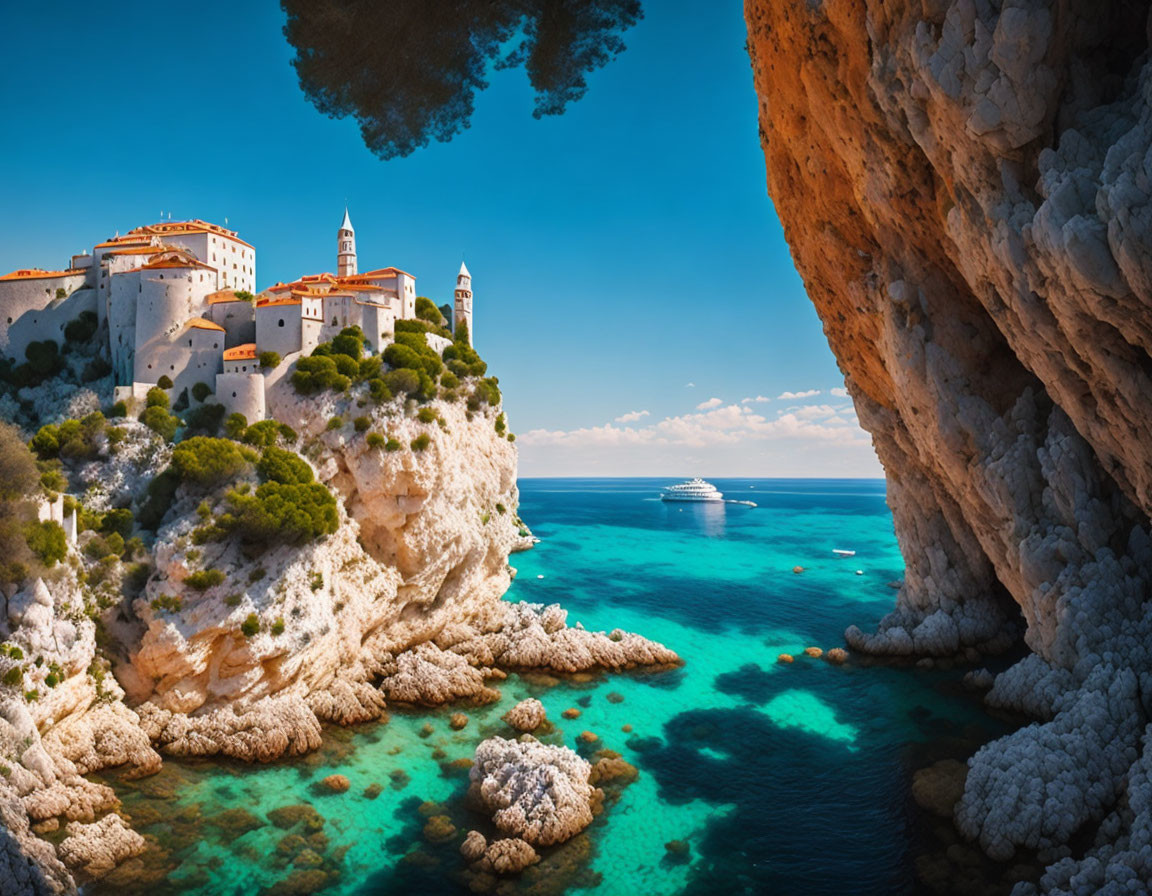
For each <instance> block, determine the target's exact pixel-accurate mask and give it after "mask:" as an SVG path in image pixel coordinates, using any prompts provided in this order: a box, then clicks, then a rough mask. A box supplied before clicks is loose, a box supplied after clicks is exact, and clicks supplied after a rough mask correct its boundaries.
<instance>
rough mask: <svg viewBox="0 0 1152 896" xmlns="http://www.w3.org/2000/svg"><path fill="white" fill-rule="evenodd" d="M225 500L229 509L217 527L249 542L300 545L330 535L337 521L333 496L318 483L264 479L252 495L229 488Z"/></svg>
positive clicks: (265, 544)
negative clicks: (229, 490) (265, 480)
mask: <svg viewBox="0 0 1152 896" xmlns="http://www.w3.org/2000/svg"><path fill="white" fill-rule="evenodd" d="M228 500H229V504H230V507H231V510H230V512H229V513H226V514H224V515H223V516H222V517H220V519H219V520H218V522H217V525H218V527H219V528H220V529H221V532H222V533H224V534H233V533H234V534H236V535H238V536H239V537H240V538H241V539H243V540H244V541H245V542H247V543H249V544H252V545H257V546H267V545H270V544H303V543H305V542H308V541H312V540H314V539H316V538H319V537H321V536H324V535H331V534H332V533H333V532H335V531H336V528H337V526H338V524H339V515H338V514H337V510H336V498H335V497H334V496H333V495H332V493H331V492H329V491H328V489H326V488H325V487H324V486H323V485H321V484H320V483H318V482H310V483H306V484H304V483H281V482H265V483H264V484H263V485H261V486H260V487H259V488H257V489H256V492H255V494H241V493H240V492H239V491H236V490H233V491H232V492H230V493H229V495H228Z"/></svg>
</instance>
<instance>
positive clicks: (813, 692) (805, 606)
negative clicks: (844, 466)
mask: <svg viewBox="0 0 1152 896" xmlns="http://www.w3.org/2000/svg"><path fill="white" fill-rule="evenodd" d="M713 481H714V482H715V484H716V485H717V486H718V487H719V488H720V489H721V490H722V491H723V492H724V493H725V495H726V496H727V497H729V498H736V499H742V500H752V501H755V502H757V504H758V505H759V506H758V507H756V508H750V507H744V506H739V505H721V506H708V505H676V504H664V503H662V502H660V501H659V500H656V497H657V495H658V494H659V489H660V487H661V486H662V485H665V484H668V483H667V482H665V481H664V480H643V479H626V480H620V479H613V480H603V479H579V480H577V479H565V480H556V479H551V480H522V481H521V482H520V488H521V508H520V513H521V516H522V518H523V519H524V520H525V522H527V523H528V525H529V526H531V527H532V529H533V531H534V532H535V533H536V534H537V535H538V536H539V537H540V538H541V539H542V541H541V543H540V544H539V545H538V546H537V547H536V548H535V549H534V550H532V551H530V552H527V553H523V554H518V555H515V556H514V557H513V558H512V563H513V565H514V566H515V567H516V568H517V569H518V571H519V574H518V576H517V578H516V581H515V582H514V584H513V587H512V589H511V591H510V592H509V594H508V595H507V599H509V600H525V601H534V602H559V603H561V604H563V605H564V606H565V607H566V608H567V609H568V610H569V623H570V624H574V623H575V622H576V621H579V622H582V623H583V624H584V625H585V627H587V628H595V629H611V628H614V627H621V628H625V629H631V630H635V631H638V632H640V633H642V634H644V635H647V636H648V637H651V638H655V639H657V640H659V641H663V642H664V643H665V644H667V645H668V646H670V647H672V648H673V649H675V650H676V651H677V652H679V653H680V655H681V656H682V657H683V658H684V660H685V665H684V667H683V668H682V669H678V670H674V671H671V672H661V673H656V674H652V673H645V674H627V675H615V676H583V677H581V678H580V680H561V681H557V680H555V679H548V678H546V677H537V676H529V677H527V678H525V677H521V676H516V675H513V676H510V677H509V679H508V680H507V681H506V682H504V683H503V684H502V685H501V690H502V692H503V695H504V697H503V700H502V701H501V702H500V703H498V704H494V705H492V706H488V707H483V708H474V707H451V708H444V709H442V710H436V711H423V712H413V713H404V712H394V713H393V716H392V718H391V720H390V721H388V722H387V723H385V724H373V725H365V726H361V727H360V728H357V729H352V730H341V729H334V730H332V731H330V732H329V735H328V737H327V741H326V745H325V747H324V749H323V750H321V751H320V752H319V753H317V754H314V755H313V756H310V757H307V758H305V759H303V760H298V761H293V762H285V763H279V764H275V765H271V766H243V765H239V764H232V763H215V762H198V763H176V762H167V763H166V764H165V770H164V771H163V772H162V773H161V774H160V775H158V776H155V777H153V778H147V779H144V780H141V781H127V780H122V779H121V777H119V776H116V775H110V776H108V777H107V778H106V780H108V781H110V783H112V784H113V785H114V786H115V787H116V789H117V791H118V793H119V794H120V795H121V798H122V799H123V801H124V811H125V812H126V813H127V814H128V815H130V816H132V818H133V822H134V824H135V826H136V827H137V828H138V829H139V830H141V832H142V833H144V834H145V835H146V836H147V837H148V838H149V841H150V843H151V844H152V847H151V849H150V851H149V853H148V854H147V855H146V856H145V857H144V859H143V860H141V861H138V862H136V863H135V864H134V866H132V867H130V868H126V869H124V871H123V873H121V874H120V875H118V877H116V878H114V879H113V880H111V881H109V882H105V883H103V884H100V885H98V886H96V887H94V888H92V891H91V892H93V893H96V894H104V893H118V894H119V893H127V892H147V893H150V894H153V893H157V894H160V893H180V894H196V896H208V894H211V896H217V894H222V896H232V894H236V896H240V894H255V893H262V892H268V893H305V892H316V891H322V892H325V893H332V894H340V896H370V894H409V893H411V894H463V893H467V892H469V889H468V886H467V882H466V881H463V880H461V879H460V878H459V876H458V872H459V871H460V869H461V866H462V863H461V860H460V858H459V855H458V852H457V849H458V844H459V840H460V838H461V837H462V836H463V833H464V832H465V831H466V830H467V829H468V828H469V827H476V826H482V819H480V818H479V817H478V816H475V815H473V814H472V813H471V811H470V809H469V808H468V806H467V805H466V803H465V800H464V798H463V797H464V793H465V791H466V789H467V776H466V771H462V770H461V769H460V768H459V764H457V765H456V766H453V765H452V761H453V760H459V759H462V758H467V757H470V756H471V755H472V751H473V749H474V747H475V744H476V743H477V741H478V740H479V739H481V738H482V737H484V736H487V735H489V734H493V733H502V734H507V733H508V730H507V729H506V728H505V726H504V725H503V724H502V723H501V722H500V716H501V715H502V714H503V713H504V712H506V711H507V709H508V708H509V707H511V706H512V705H513V704H514V703H515V702H516V701H518V700H520V699H522V698H523V697H525V696H529V695H532V696H536V697H539V698H540V699H541V700H542V701H543V702H544V705H545V706H546V708H547V710H548V715H549V718H550V719H552V720H553V721H554V722H555V723H556V725H557V731H556V732H555V734H554V735H552V737H551V739H552V740H554V741H555V742H562V743H565V744H567V745H569V746H572V747H573V748H579V749H580V750H581V752H583V753H585V754H586V755H590V754H591V752H593V751H595V750H596V749H600V748H602V747H606V748H610V749H613V750H616V751H619V752H620V753H621V754H622V755H623V756H624V758H626V759H627V760H628V761H629V762H630V763H632V764H633V765H635V766H636V768H637V769H638V770H639V776H638V778H637V779H636V781H635V782H634V783H632V784H631V785H630V786H628V787H627V788H626V789H624V790H623V792H622V795H621V796H620V797H619V799H618V801H616V802H615V803H612V804H610V805H608V807H607V809H606V811H605V812H604V813H603V814H602V815H601V816H600V817H599V818H598V819H597V821H596V822H595V823H594V824H593V826H592V828H590V829H589V831H588V833H587V835H586V836H582V837H580V838H577V840H575V841H572V842H571V843H569V844H567V845H565V846H562V847H559V848H557V849H554V850H553V851H552V852H551V853H548V854H546V855H545V860H544V862H543V863H542V864H541V865H540V866H537V867H536V868H535V869H532V870H531V871H530V872H528V873H526V874H525V875H524V877H523V878H522V879H521V880H519V881H513V882H505V883H503V884H501V888H500V889H498V890H495V891H493V892H499V893H502V894H513V893H533V894H549V893H555V894H560V893H566V894H572V896H578V894H579V896H583V894H589V896H591V894H597V896H625V894H628V896H631V894H637V896H663V894H668V896H672V894H682V893H684V894H724V896H732V894H738V893H749V894H752V893H756V894H760V893H785V892H788V891H790V890H796V891H798V892H803V893H805V894H823V893H828V894H831V893H836V894H842V893H845V892H851V893H875V894H899V893H914V892H917V891H918V886H917V884H916V882H915V876H914V873H913V868H914V863H915V857H916V855H917V853H918V852H920V851H922V850H924V849H927V848H929V846H930V844H928V843H926V834H925V833H924V831H925V830H926V828H927V825H926V823H925V819H924V818H923V816H922V815H921V814H920V813H919V811H918V810H917V809H916V808H915V806H914V804H913V802H912V800H911V798H910V795H909V788H910V778H911V773H912V771H913V770H914V769H916V768H919V767H921V766H923V765H926V764H928V763H930V762H931V761H933V760H934V759H936V758H940V757H942V756H958V757H963V756H966V755H967V754H968V753H970V752H971V751H972V750H973V749H974V746H975V745H977V744H979V743H981V742H983V741H985V740H987V739H989V738H990V737H992V736H995V735H997V734H999V733H1001V732H1002V731H1003V730H1004V727H1003V723H1001V722H998V721H995V720H993V719H991V718H990V717H988V716H987V715H986V714H984V713H983V712H982V711H981V709H980V706H979V703H978V701H977V700H976V699H975V698H973V697H972V696H970V695H969V694H967V693H966V692H965V691H964V690H963V689H962V688H961V687H960V686H959V678H960V676H961V674H962V670H960V669H955V670H941V669H920V668H915V667H912V668H909V667H896V666H888V665H869V664H862V663H858V662H851V663H849V664H848V665H846V666H843V667H837V666H834V665H831V664H829V663H827V662H825V661H823V660H819V659H812V658H810V657H806V656H804V655H803V653H802V651H803V649H804V648H805V647H807V646H818V647H821V648H824V649H827V648H830V647H834V646H838V645H842V643H843V641H842V632H843V630H844V628H845V627H847V626H848V625H849V624H851V623H857V624H859V625H861V626H862V627H868V626H870V625H874V624H875V623H876V621H877V620H879V619H880V617H881V616H883V615H884V614H885V613H886V612H887V611H888V610H889V609H891V606H892V604H893V601H894V599H895V595H896V592H895V591H894V590H893V588H892V587H891V585H892V583H896V582H898V581H899V580H900V578H901V576H902V560H901V557H900V554H899V551H898V550H897V546H896V541H895V538H894V535H893V532H892V521H891V516H890V514H889V511H888V509H887V507H886V505H885V501H884V483H883V482H882V481H877V480H713ZM834 548H844V549H850V550H855V551H856V556H855V557H852V558H849V559H843V560H841V559H837V558H836V557H835V556H834V555H833V554H832V550H833V549H834ZM796 566H802V567H804V571H803V572H802V573H799V574H797V573H794V572H793V567H796ZM857 571H859V574H858V572H857ZM784 652H786V653H790V654H793V655H795V657H796V659H795V662H793V663H792V664H791V665H785V664H781V663H778V662H777V656H778V655H779V654H780V653H784ZM569 708H574V709H578V710H579V711H580V716H579V717H578V718H575V719H571V720H569V719H564V718H563V717H562V715H561V713H562V712H563V711H564V710H566V709H569ZM457 709H463V711H464V712H466V713H467V714H468V716H469V717H470V721H469V724H468V726H467V727H466V728H465V729H464V730H462V731H454V730H452V729H451V728H450V727H449V725H448V719H449V716H450V715H451V713H452V712H453V711H455V710H457ZM429 723H430V724H429ZM624 726H631V730H630V731H624V730H622V729H623V728H624ZM429 729H430V730H429ZM585 731H589V732H593V733H594V734H595V735H597V736H598V737H599V741H598V742H596V743H594V744H592V745H591V746H589V745H587V744H585V743H583V742H582V741H581V740H580V739H579V736H580V735H581V733H582V732H585ZM334 773H341V774H344V775H346V776H347V777H348V778H349V779H350V780H351V782H352V787H351V789H350V790H349V791H348V792H347V793H345V794H340V795H328V794H325V795H320V793H319V791H318V788H317V786H316V782H318V781H319V780H320V779H322V778H323V777H325V776H326V775H330V774H334ZM372 785H377V786H378V789H379V790H380V792H379V794H378V795H377V796H375V797H374V798H372V797H371V796H370V795H366V794H365V790H366V789H368V788H370V787H372ZM375 789H377V788H373V790H375ZM298 804H308V805H310V806H311V807H313V808H314V809H315V811H316V813H318V815H312V814H311V812H310V810H307V809H304V810H301V809H297V810H296V812H297V814H305V815H308V816H309V817H307V818H303V820H300V821H298V822H295V823H293V824H292V825H291V826H285V827H281V826H277V825H276V824H274V823H272V822H270V821H269V820H268V818H267V813H268V811H269V810H272V809H275V808H278V807H283V806H290V805H298ZM430 804H436V805H430ZM432 815H447V816H448V817H449V818H450V819H451V821H452V824H453V826H454V827H455V828H456V830H457V833H456V835H455V836H454V837H450V838H448V839H447V840H446V841H445V842H442V843H432V842H429V840H428V838H427V837H426V836H425V830H424V825H425V820H426V818H427V817H429V816H432ZM281 823H282V824H285V822H284V821H283V819H281ZM432 833H435V832H432ZM672 841H681V843H680V844H678V845H676V846H674V847H673V848H672V849H671V850H670V849H669V848H667V844H670V843H672ZM473 883H475V881H474V882H473Z"/></svg>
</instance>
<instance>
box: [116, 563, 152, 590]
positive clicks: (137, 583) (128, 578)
mask: <svg viewBox="0 0 1152 896" xmlns="http://www.w3.org/2000/svg"><path fill="white" fill-rule="evenodd" d="M151 576H152V567H151V566H149V565H148V564H147V563H133V564H132V565H131V566H130V567H128V571H127V572H126V573H125V574H124V579H123V582H122V584H123V587H124V589H125V591H126V592H127V593H128V596H129V597H135V596H136V595H138V594H139V593H140V592H141V591H143V590H144V586H145V585H147V584H148V579H149V578H151Z"/></svg>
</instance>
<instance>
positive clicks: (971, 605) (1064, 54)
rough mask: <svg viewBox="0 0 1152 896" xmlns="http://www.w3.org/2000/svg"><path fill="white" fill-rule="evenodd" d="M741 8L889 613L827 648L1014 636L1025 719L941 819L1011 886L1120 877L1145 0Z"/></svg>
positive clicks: (1134, 860)
mask: <svg viewBox="0 0 1152 896" xmlns="http://www.w3.org/2000/svg"><path fill="white" fill-rule="evenodd" d="M745 14H746V19H747V24H748V31H749V51H750V55H751V59H752V66H753V75H754V80H755V87H756V91H757V95H758V97H759V100H760V115H759V118H760V127H761V138H762V144H763V148H764V154H765V159H766V163H767V174H768V190H769V193H770V195H771V197H772V200H773V203H774V205H775V208H776V210H777V212H778V213H779V215H780V218H781V221H782V223H783V225H784V230H785V236H786V238H787V240H788V242H789V244H790V246H791V249H792V252H793V257H794V259H795V261H796V266H797V269H798V270H799V272H800V274H801V276H802V277H803V279H804V282H805V286H806V289H807V292H808V294H809V296H810V298H811V299H812V301H813V303H814V304H815V306H816V309H817V311H818V313H819V314H820V316H821V318H822V319H823V321H824V325H825V332H826V334H827V336H828V339H829V343H830V345H831V347H832V349H833V351H834V352H835V354H836V357H837V359H838V361H839V364H840V366H841V369H842V370H843V371H844V373H845V382H846V385H847V387H848V390H849V392H850V393H851V395H852V397H853V400H854V402H855V406H856V410H857V413H858V415H859V418H860V421H861V423H862V424H863V426H864V427H865V428H866V429H867V430H868V431H869V432H871V434H872V436H873V442H874V445H875V447H876V451H877V453H878V455H879V457H880V460H881V462H882V463H883V465H884V468H885V471H886V474H887V481H888V499H889V504H890V506H891V509H892V512H893V516H894V521H895V526H896V532H897V535H898V537H899V540H900V544H901V549H902V552H903V555H904V559H905V565H906V577H905V581H904V584H903V586H902V587H901V589H900V592H899V596H898V601H897V605H896V608H895V610H894V611H893V612H892V614H891V615H890V616H889V617H888V618H886V619H885V620H883V621H882V622H881V623H880V625H879V627H878V629H877V631H875V632H871V633H864V632H862V631H860V630H859V629H856V628H852V629H849V630H848V632H847V639H848V641H849V643H850V644H851V646H853V647H855V648H856V649H857V650H860V651H865V652H869V653H876V654H884V655H898V656H905V657H910V658H915V657H918V656H951V655H955V654H958V653H964V652H965V651H966V650H967V649H969V648H971V649H975V650H977V651H980V652H994V651H997V650H1002V649H1004V648H1005V647H1008V646H1010V645H1013V644H1015V643H1018V642H1019V640H1020V638H1022V639H1023V642H1024V644H1025V645H1026V647H1027V649H1028V651H1030V653H1029V655H1028V656H1027V657H1026V658H1025V659H1024V660H1023V661H1021V662H1019V663H1017V664H1016V665H1015V666H1013V667H1012V668H1010V669H1008V670H1007V671H1005V672H1003V673H1001V674H1000V675H998V676H996V679H995V683H994V685H993V686H992V688H991V691H990V692H989V694H988V702H989V704H990V705H991V706H999V707H1006V708H1011V709H1013V710H1015V711H1019V712H1022V713H1027V714H1028V715H1030V716H1031V717H1032V718H1033V719H1035V723H1034V724H1030V725H1027V726H1025V727H1022V728H1020V729H1019V730H1018V731H1016V732H1015V733H1013V734H1011V735H1009V736H1007V737H1004V738H1001V739H1000V740H997V741H995V742H993V743H990V744H987V745H986V746H984V747H983V748H981V749H980V750H979V751H978V752H977V753H976V754H975V755H974V756H972V757H971V759H970V760H969V761H968V763H967V774H966V777H965V780H964V784H963V793H962V796H961V797H960V798H959V800H958V803H957V806H956V811H955V822H956V825H957V827H958V829H959V832H960V833H961V834H962V835H963V837H964V838H965V839H966V841H968V842H971V843H975V844H978V845H979V847H980V848H981V849H982V850H983V851H984V852H985V853H986V854H987V855H988V856H990V857H992V858H994V859H996V860H999V861H1008V860H1011V858H1012V857H1013V856H1014V855H1016V854H1018V853H1021V854H1023V853H1029V852H1030V853H1032V854H1034V855H1035V856H1036V857H1037V859H1038V861H1039V862H1040V863H1041V864H1042V865H1043V866H1044V867H1045V869H1046V870H1044V872H1043V874H1042V875H1041V876H1040V879H1039V881H1038V882H1036V883H1027V882H1021V883H1019V884H1018V885H1017V890H1016V891H1014V892H1016V894H1017V896H1027V894H1030V893H1051V894H1093V893H1097V892H1121V891H1123V892H1132V891H1134V890H1132V889H1131V887H1132V886H1137V889H1136V890H1135V891H1139V892H1144V890H1142V889H1140V886H1145V885H1146V883H1147V881H1148V880H1150V879H1152V785H1150V784H1149V774H1148V767H1149V762H1150V761H1152V759H1150V757H1152V724H1150V723H1149V719H1150V718H1152V707H1150V705H1149V702H1148V697H1147V695H1148V694H1149V693H1152V652H1150V651H1149V647H1148V645H1149V644H1150V643H1152V629H1150V626H1152V612H1149V605H1148V594H1149V586H1150V577H1152V572H1150V570H1152V524H1150V522H1149V520H1150V516H1152V500H1150V495H1152V489H1150V487H1149V481H1150V476H1152V473H1150V471H1152V466H1150V465H1149V463H1148V447H1147V446H1148V445H1149V444H1150V443H1152V442H1150V440H1149V438H1148V434H1147V432H1146V431H1147V429H1148V427H1149V425H1150V423H1149V421H1152V415H1150V414H1149V413H1148V411H1149V407H1148V403H1149V396H1150V395H1152V388H1150V386H1152V382H1150V379H1149V365H1148V357H1149V353H1150V352H1152V340H1150V339H1149V326H1148V323H1149V315H1148V307H1149V302H1150V301H1152V288H1150V286H1149V283H1150V278H1149V274H1148V265H1147V259H1148V257H1149V250H1150V247H1152V230H1150V228H1149V221H1150V220H1152V219H1150V217H1149V214H1148V208H1149V201H1150V200H1149V196H1150V191H1149V189H1148V171H1147V164H1146V163H1147V156H1148V150H1149V146H1152V124H1150V123H1152V113H1150V108H1152V107H1150V105H1149V84H1150V83H1152V65H1150V64H1149V62H1148V55H1147V51H1148V46H1149V42H1148V25H1149V21H1150V20H1149V11H1148V9H1147V5H1146V4H1135V5H1132V4H1129V5H1104V6H1101V5H1100V4H1093V3H1088V2H1071V3H1065V4H1061V5H1060V6H1059V7H1058V8H1056V7H1053V6H1052V5H1051V4H1047V3H1040V2H1030V0H1025V2H1014V3H1005V4H980V3H971V2H964V0H943V2H935V3H923V4H908V3H890V2H884V0H868V2H864V3H858V4H850V3H838V4H832V3H824V4H811V3H810V4H784V5H781V4H773V3H770V2H767V0H748V2H746V4H745ZM796 72H802V73H803V76H802V77H799V78H798V77H797V76H796ZM982 677H984V676H982ZM1139 882H1143V883H1139ZM1138 884H1139V885H1138ZM1126 888H1128V889H1126Z"/></svg>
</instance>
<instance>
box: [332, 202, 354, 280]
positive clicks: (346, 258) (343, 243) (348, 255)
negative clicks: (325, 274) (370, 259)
mask: <svg viewBox="0 0 1152 896" xmlns="http://www.w3.org/2000/svg"><path fill="white" fill-rule="evenodd" d="M355 273H356V231H355V230H353V229H352V220H351V219H350V218H349V217H348V207H347V206H345V207H344V222H343V223H342V224H341V225H340V230H339V231H338V232H337V234H336V276H338V277H350V276H352V275H353V274H355Z"/></svg>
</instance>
